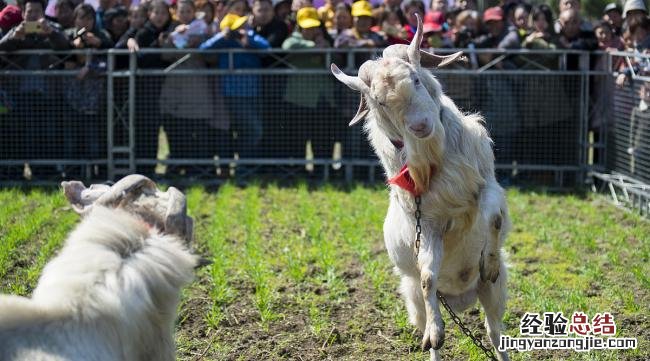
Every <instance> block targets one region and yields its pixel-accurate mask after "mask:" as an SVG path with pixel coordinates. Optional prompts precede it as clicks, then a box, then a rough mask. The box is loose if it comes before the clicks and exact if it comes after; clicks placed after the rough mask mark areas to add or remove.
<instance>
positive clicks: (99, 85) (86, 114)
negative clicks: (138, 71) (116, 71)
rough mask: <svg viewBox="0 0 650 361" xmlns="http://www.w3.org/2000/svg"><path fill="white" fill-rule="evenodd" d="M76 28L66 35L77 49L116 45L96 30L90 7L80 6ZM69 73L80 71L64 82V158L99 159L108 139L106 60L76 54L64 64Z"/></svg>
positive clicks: (76, 11) (75, 13) (95, 56)
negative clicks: (105, 132)
mask: <svg viewBox="0 0 650 361" xmlns="http://www.w3.org/2000/svg"><path fill="white" fill-rule="evenodd" d="M73 18H74V28H72V29H69V30H67V31H66V34H67V35H68V38H69V39H70V44H71V45H72V47H73V48H74V49H79V50H81V49H95V50H96V49H108V48H110V47H112V46H113V42H112V41H111V40H110V39H109V38H108V36H107V35H106V33H105V32H104V31H101V30H99V29H98V27H97V23H96V21H95V19H96V13H95V10H94V9H93V7H92V6H90V5H89V4H79V5H78V6H77V7H76V8H75V9H74V11H73ZM64 66H65V68H66V69H68V70H77V75H76V76H75V77H72V76H69V77H65V78H64V79H63V85H64V86H63V89H62V92H63V99H64V101H65V103H66V104H67V105H68V116H67V117H66V119H65V120H64V124H65V125H64V127H63V128H64V129H66V132H67V136H66V137H64V138H63V148H64V156H65V157H66V158H69V157H73V156H74V157H79V155H81V157H82V158H84V159H91V160H92V159H97V158H99V157H100V156H101V154H100V150H103V149H105V146H104V144H105V139H106V137H105V136H102V133H103V130H104V129H105V128H106V127H105V126H102V124H101V123H102V122H101V120H100V113H101V107H102V99H103V98H104V97H105V96H104V89H105V88H106V85H105V83H104V81H103V78H102V77H101V75H102V74H103V73H104V71H105V70H106V56H104V55H99V54H92V53H86V54H80V53H78V54H75V55H72V56H70V57H69V58H67V59H66V61H65V62H64Z"/></svg>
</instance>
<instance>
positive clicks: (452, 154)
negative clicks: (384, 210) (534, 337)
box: [332, 21, 510, 360]
mask: <svg viewBox="0 0 650 361" xmlns="http://www.w3.org/2000/svg"><path fill="white" fill-rule="evenodd" d="M418 22H419V24H418V30H417V32H416V35H415V38H414V39H413V41H412V42H411V44H410V45H409V46H406V45H393V46H390V47H388V48H387V49H386V50H385V51H384V53H383V55H384V57H383V58H382V59H379V60H374V61H373V60H369V61H367V62H366V63H364V64H363V65H362V66H361V68H360V69H359V76H358V77H353V76H348V75H345V74H344V73H342V72H341V71H340V70H339V69H338V67H336V65H334V64H332V73H333V74H334V76H336V78H337V79H338V80H340V81H341V82H343V83H345V84H346V85H348V86H349V87H350V88H352V89H354V90H356V91H359V92H360V93H361V104H360V106H359V111H358V113H357V116H355V118H354V119H353V120H352V122H350V125H352V124H354V123H356V122H358V121H360V120H362V119H364V118H365V119H366V123H365V130H366V132H367V133H368V137H369V139H370V142H371V144H372V146H373V147H374V150H375V152H376V153H377V155H378V156H379V158H380V160H381V163H382V165H383V167H384V170H385V172H386V174H387V176H388V177H389V178H394V177H396V176H398V174H400V172H401V171H403V166H404V165H405V164H406V165H408V173H409V174H410V179H409V178H408V177H407V178H406V180H407V181H409V180H410V181H411V183H412V185H413V190H412V192H408V191H406V190H404V189H402V188H399V187H396V186H391V192H390V205H389V207H388V214H387V216H386V220H385V222H384V240H385V243H386V248H387V250H388V254H389V257H390V259H391V261H392V262H393V264H394V265H395V269H396V271H397V273H398V274H399V275H400V276H401V287H400V289H401V293H402V295H403V297H404V299H405V301H406V306H407V309H408V312H409V316H410V321H411V323H413V324H414V325H415V326H416V327H417V328H418V329H419V330H420V331H422V332H423V334H424V337H423V340H422V348H423V350H428V349H430V348H433V349H434V351H433V352H432V353H431V355H432V356H431V357H432V359H434V360H437V359H439V354H438V351H437V350H438V349H439V348H440V347H442V344H443V342H444V334H445V330H444V323H443V320H442V317H441V314H440V308H439V305H438V300H437V298H436V291H438V292H440V293H441V294H442V295H444V296H445V297H446V299H447V300H448V302H449V303H450V305H451V306H452V308H453V309H454V310H458V311H460V310H463V309H465V308H467V307H469V306H470V305H472V304H474V303H475V302H476V298H477V296H478V299H479V301H480V302H481V304H482V306H483V308H484V310H485V315H486V320H485V327H486V329H487V332H488V334H489V336H490V339H491V341H492V344H493V345H494V346H495V348H498V344H499V338H500V333H501V327H502V323H501V319H502V317H503V314H504V311H505V302H506V267H505V265H504V263H503V261H502V256H501V247H502V244H503V241H504V239H505V237H506V234H507V233H508V230H509V227H510V221H509V216H508V210H507V205H506V201H505V196H504V192H503V189H502V188H501V187H500V186H499V184H498V183H497V181H496V179H495V176H494V155H493V152H492V141H491V139H490V138H489V136H488V134H487V131H486V130H485V128H484V126H483V124H482V123H483V121H482V118H481V117H480V116H479V115H476V114H472V115H465V114H462V113H461V112H460V111H459V110H458V108H457V107H456V106H455V104H454V103H453V101H452V100H451V99H449V98H448V97H447V96H445V95H444V94H443V92H442V89H441V86H440V83H439V82H438V81H437V80H436V79H435V77H434V76H433V75H432V74H431V72H430V71H428V70H426V69H425V67H436V66H442V65H444V64H447V63H449V62H452V61H454V60H456V59H457V58H458V57H459V56H460V53H456V54H453V55H450V56H448V57H439V56H436V55H434V54H430V53H426V52H423V51H420V50H419V44H420V43H421V40H422V24H421V21H418ZM416 194H417V195H421V202H422V203H421V210H422V241H421V246H420V248H419V252H418V253H417V254H415V252H414V250H415V241H414V240H415V231H414V230H415V226H416V221H415V217H414V212H415V209H416V205H415V201H414V196H415V195H416ZM497 355H498V357H499V358H500V359H501V360H507V359H508V355H507V354H506V353H505V352H498V353H497Z"/></svg>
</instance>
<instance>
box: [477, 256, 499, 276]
mask: <svg viewBox="0 0 650 361" xmlns="http://www.w3.org/2000/svg"><path fill="white" fill-rule="evenodd" d="M486 258H487V259H486ZM500 267H501V262H500V260H499V256H498V255H496V254H492V253H490V254H488V255H487V256H485V254H484V253H483V252H481V260H480V261H479V268H478V269H479V273H480V275H481V281H483V282H486V281H487V280H490V281H491V282H492V283H494V282H496V281H497V279H498V278H499V268H500Z"/></svg>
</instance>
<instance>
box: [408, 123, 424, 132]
mask: <svg viewBox="0 0 650 361" xmlns="http://www.w3.org/2000/svg"><path fill="white" fill-rule="evenodd" d="M426 127H427V122H426V120H421V121H419V122H414V123H412V124H409V128H411V130H412V131H414V132H421V131H423V130H425V129H426Z"/></svg>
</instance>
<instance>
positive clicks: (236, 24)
mask: <svg viewBox="0 0 650 361" xmlns="http://www.w3.org/2000/svg"><path fill="white" fill-rule="evenodd" d="M246 20H248V16H239V15H237V14H226V16H224V17H223V20H221V22H220V23H219V29H220V30H224V29H225V28H230V30H237V29H239V28H241V26H242V25H244V23H246Z"/></svg>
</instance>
